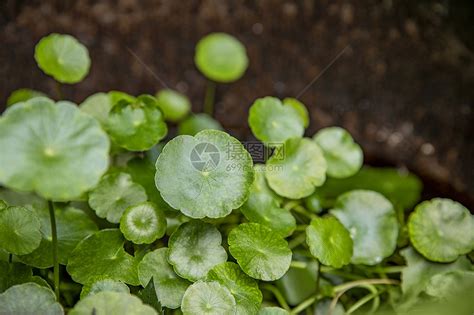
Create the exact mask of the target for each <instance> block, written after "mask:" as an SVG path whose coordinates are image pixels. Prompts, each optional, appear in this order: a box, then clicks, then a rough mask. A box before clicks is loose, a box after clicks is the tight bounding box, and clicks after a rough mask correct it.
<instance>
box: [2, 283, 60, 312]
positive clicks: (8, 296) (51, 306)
mask: <svg viewBox="0 0 474 315" xmlns="http://www.w3.org/2000/svg"><path fill="white" fill-rule="evenodd" d="M0 314H37V315H62V314H64V311H63V308H62V307H61V304H59V303H58V302H56V297H55V296H54V292H53V291H51V290H50V289H48V288H45V287H43V286H40V285H38V284H36V283H32V282H28V283H24V284H18V285H15V286H13V287H11V288H9V289H8V290H6V291H5V292H3V293H2V294H0Z"/></svg>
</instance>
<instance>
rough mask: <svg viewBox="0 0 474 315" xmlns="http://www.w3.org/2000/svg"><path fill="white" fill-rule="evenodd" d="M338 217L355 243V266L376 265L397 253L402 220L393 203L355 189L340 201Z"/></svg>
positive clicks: (337, 204) (332, 212) (378, 195)
mask: <svg viewBox="0 0 474 315" xmlns="http://www.w3.org/2000/svg"><path fill="white" fill-rule="evenodd" d="M331 214H333V215H334V216H335V217H336V218H338V219H339V221H341V223H342V224H343V225H344V226H345V227H346V229H347V230H348V231H349V232H350V234H351V237H352V240H353V241H354V253H353V255H352V259H351V262H352V263H353V264H365V265H376V264H378V263H380V262H381V261H382V259H384V258H385V257H388V256H390V255H392V254H393V252H394V250H395V248H396V246H397V237H398V221H397V217H396V213H395V210H394V209H393V206H392V204H391V203H390V201H388V200H387V199H386V198H385V197H384V196H382V195H381V194H379V193H376V192H374V191H369V190H353V191H350V192H347V193H345V194H342V195H341V196H339V198H337V201H336V204H335V206H334V209H332V210H331Z"/></svg>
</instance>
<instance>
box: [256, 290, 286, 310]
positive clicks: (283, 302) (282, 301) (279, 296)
mask: <svg viewBox="0 0 474 315" xmlns="http://www.w3.org/2000/svg"><path fill="white" fill-rule="evenodd" d="M262 289H264V290H267V291H269V292H271V293H272V294H273V296H274V297H275V298H276V299H277V301H278V303H279V304H280V306H281V307H283V308H284V309H285V310H287V311H288V312H289V311H290V306H288V303H286V300H285V298H284V297H283V295H282V294H281V292H280V290H278V288H277V287H275V286H273V285H271V284H264V285H262Z"/></svg>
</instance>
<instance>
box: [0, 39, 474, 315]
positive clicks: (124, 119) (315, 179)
mask: <svg viewBox="0 0 474 315" xmlns="http://www.w3.org/2000/svg"><path fill="white" fill-rule="evenodd" d="M35 59H36V60H37V62H38V65H39V66H40V68H41V69H42V70H43V71H44V72H45V73H46V74H49V75H51V76H53V77H54V78H55V79H56V80H57V81H59V82H62V83H75V82H78V81H80V80H82V79H83V78H84V76H85V75H87V72H88V70H89V67H90V60H89V57H88V53H87V49H86V48H85V47H84V46H83V45H82V44H80V43H79V42H78V41H77V40H75V39H74V38H72V37H71V36H68V35H59V34H51V35H49V36H47V37H45V38H44V39H42V40H41V41H40V42H39V43H38V45H37V47H36V52H35ZM195 63H196V66H197V67H198V69H199V70H200V71H201V72H202V73H203V74H204V75H205V76H206V77H207V78H208V79H210V80H213V81H217V82H231V81H235V80H237V79H239V78H240V77H241V76H242V75H243V74H244V72H245V70H246V68H247V66H248V59H247V55H246V52H245V47H244V46H243V45H242V44H241V43H240V42H239V41H238V40H237V39H235V38H234V37H232V36H230V35H227V34H223V33H214V34H210V35H208V36H206V37H204V38H203V39H202V40H201V41H200V42H199V43H198V45H197V47H196V54H195ZM8 102H9V105H11V107H9V109H8V110H7V111H6V112H5V113H4V114H3V116H2V117H1V118H0V147H5V148H11V150H8V151H6V152H5V153H2V154H1V155H0V165H2V166H3V165H8V167H0V183H1V185H2V186H5V187H8V188H9V189H8V190H6V189H5V190H0V227H1V229H0V267H1V270H2V272H0V313H2V314H3V313H8V314H10V313H21V314H23V313H25V314H29V313H46V314H63V313H64V310H63V308H62V306H61V305H60V304H59V302H58V301H57V298H56V297H55V295H54V293H53V292H52V290H51V289H50V287H49V284H48V283H47V282H46V281H45V280H44V279H43V278H41V277H39V276H36V275H34V274H33V269H32V267H34V268H39V269H46V268H51V267H52V266H53V264H54V262H53V258H52V257H53V241H52V240H53V233H52V228H51V225H50V219H51V218H50V212H52V213H54V216H55V218H56V219H55V221H56V228H57V231H56V234H57V243H58V254H59V255H58V262H59V263H60V264H62V265H65V266H66V271H67V273H68V274H69V275H70V276H71V278H72V280H73V281H75V282H77V283H79V284H81V285H82V289H81V292H80V301H79V302H78V303H76V304H75V305H74V306H73V308H72V309H71V310H70V312H69V313H70V314H92V313H94V314H95V313H97V314H102V313H113V314H158V313H161V312H162V308H168V309H179V308H180V310H181V312H182V313H183V314H185V315H186V314H288V312H287V310H284V309H281V308H278V307H274V306H265V305H264V304H263V297H264V295H263V294H262V291H261V289H262V288H266V289H267V290H269V291H271V292H273V294H275V296H276V297H277V299H278V300H279V301H280V303H281V299H282V296H281V294H280V292H279V291H278V290H279V289H280V290H282V291H283V293H284V295H285V298H286V299H287V300H288V302H289V303H291V305H296V304H298V303H303V304H304V303H307V301H308V298H311V297H312V296H313V298H314V296H315V294H316V293H317V292H316V290H317V287H318V285H316V280H315V279H318V280H317V281H318V283H319V287H320V291H319V292H318V294H319V295H323V296H329V297H330V296H334V295H335V293H336V292H335V291H334V283H332V282H331V278H330V277H328V278H327V279H325V278H322V279H320V278H321V277H320V274H316V266H318V265H319V267H321V264H322V265H326V266H329V267H331V268H333V269H342V271H344V268H345V266H346V265H348V264H354V265H368V266H373V265H379V264H380V263H381V262H382V261H383V260H385V259H390V257H391V256H392V255H393V254H394V252H395V251H396V249H397V245H399V242H401V241H400V240H401V239H402V240H403V231H404V230H403V228H404V223H403V221H399V219H398V216H397V214H399V212H400V211H403V210H404V208H406V206H405V207H404V206H400V205H406V204H407V203H408V204H413V203H414V201H413V200H416V199H417V196H416V194H415V197H410V198H409V199H410V200H409V202H407V201H406V200H405V199H406V198H404V197H405V196H406V195H407V193H406V192H405V191H404V190H403V189H406V186H407V185H405V183H406V182H402V184H399V185H396V184H393V181H388V180H387V178H388V177H387V176H385V175H386V173H383V174H384V175H383V176H382V177H383V179H384V180H385V181H383V180H380V178H377V177H375V181H376V182H377V183H371V185H372V186H370V185H368V187H375V188H374V189H373V190H370V189H367V186H364V185H365V184H364V183H362V182H361V178H362V179H363V178H364V177H363V176H361V175H360V174H361V173H362V172H363V171H360V169H361V166H362V163H363V152H362V150H361V148H360V146H359V145H358V144H357V143H355V142H354V139H353V138H352V137H351V135H350V134H349V133H348V132H347V131H346V130H344V129H342V128H340V127H329V128H323V129H321V130H320V131H318V132H317V133H316V134H315V135H314V137H313V138H312V139H311V138H306V137H304V132H305V128H307V127H308V125H309V121H310V119H309V112H308V110H307V109H306V107H305V105H304V104H303V103H301V102H300V101H299V100H297V99H295V98H285V99H283V100H279V99H277V98H274V97H264V98H261V99H257V100H256V101H255V102H254V104H253V105H252V106H251V108H250V112H249V125H250V128H251V130H252V132H253V133H254V135H255V137H256V138H257V139H258V140H260V141H262V143H263V144H264V145H265V146H266V148H265V151H266V152H269V151H271V152H272V155H271V157H270V158H269V159H268V160H267V161H266V163H265V165H263V164H259V165H254V164H253V161H252V158H251V156H250V154H249V152H247V150H246V149H245V148H244V146H243V145H242V144H241V143H240V142H239V141H238V140H237V139H235V138H233V137H232V136H230V135H229V134H227V133H225V132H223V131H222V129H223V128H222V126H220V124H219V123H218V122H217V121H215V120H214V119H212V117H210V116H207V115H205V114H197V115H192V114H191V115H190V108H191V104H190V102H189V100H188V99H187V98H186V97H185V96H184V95H182V94H180V93H178V92H176V91H173V90H169V89H166V90H162V91H159V92H158V93H157V94H156V96H155V97H154V96H151V95H140V96H138V97H134V96H131V95H128V94H126V93H123V92H118V91H111V92H108V93H97V94H94V95H92V96H90V97H88V98H87V99H86V100H85V101H84V102H83V103H82V104H80V106H79V108H77V107H76V106H75V105H74V104H72V103H70V102H67V101H59V102H56V103H55V102H53V101H52V100H50V99H49V98H47V97H44V96H43V95H41V93H40V92H37V91H34V90H21V91H18V92H17V93H15V94H14V95H12V96H11V98H10V99H9V101H8ZM165 121H168V122H171V123H179V126H178V133H179V134H180V135H179V136H177V137H175V138H174V139H172V140H170V141H168V142H167V143H166V144H164V143H163V144H160V143H159V142H160V141H162V140H163V139H164V137H165V136H166V135H167V132H168V127H167V124H166V123H165ZM109 139H110V140H109ZM127 151H130V152H127ZM110 154H112V155H113V156H114V158H113V160H114V163H113V165H111V167H109V164H110V162H109V160H110ZM373 179H374V177H370V180H371V181H372V180H373ZM354 182H355V184H353V183H354ZM381 182H382V183H383V185H381V186H382V187H377V184H378V183H381ZM333 183H337V184H336V186H337V187H336V188H333V186H331V185H335V184H333ZM387 183H388V184H387ZM402 186H403V187H402ZM387 187H389V188H387ZM410 187H411V186H410ZM374 190H376V191H374ZM18 191H26V192H30V193H20V192H18ZM409 193H411V192H408V194H409ZM418 193H419V192H418ZM331 198H332V199H331ZM401 199H403V200H402V201H400V200H401ZM46 200H49V202H47V201H46ZM53 201H54V202H53ZM60 202H68V204H66V203H60ZM400 207H401V208H400ZM302 216H304V217H302ZM297 222H298V224H299V225H297ZM98 225H99V226H100V227H101V228H102V229H99V228H98ZM406 226H407V229H408V236H409V241H410V242H411V245H412V246H413V248H411V247H409V248H407V249H405V250H403V251H401V252H400V253H401V255H402V256H403V257H404V258H405V260H406V264H407V265H406V267H404V269H403V271H402V280H403V282H402V291H403V294H404V296H403V299H404V300H403V305H402V307H406V306H407V305H410V303H412V301H413V299H414V298H416V297H418V296H419V295H420V294H422V293H424V294H426V295H428V296H430V297H432V298H436V299H443V298H445V297H446V296H453V295H456V294H458V293H461V292H463V290H466V289H465V288H470V287H472V283H473V281H474V275H473V272H472V264H471V263H470V262H469V261H468V259H467V258H466V257H465V256H463V255H465V254H468V253H469V252H471V251H472V250H473V249H474V232H473V231H474V217H473V216H472V215H471V214H470V213H469V210H468V209H466V208H465V207H463V206H462V205H461V204H459V203H457V202H454V201H451V200H448V199H433V200H430V201H425V202H422V203H421V204H419V205H418V206H417V207H416V208H415V211H414V212H413V213H412V214H411V215H410V217H409V220H408V223H407V225H406ZM104 227H106V228H104ZM405 244H406V243H405ZM415 250H416V251H415ZM6 257H8V258H6ZM7 260H10V262H7ZM292 261H294V262H295V264H296V265H304V266H307V267H306V268H305V269H296V267H292V264H291V263H292ZM441 263H442V264H441ZM319 267H318V269H319V270H322V269H321V268H319ZM3 270H5V271H3ZM308 279H309V280H310V282H311V283H310V285H309V286H308V285H307V281H308ZM264 282H275V284H276V287H278V288H279V289H277V288H276V287H274V286H272V285H270V286H266V285H265V284H264ZM259 284H262V285H259ZM458 284H462V285H461V287H462V288H458V287H456V285H458ZM129 286H134V287H136V286H140V287H141V288H139V289H136V288H134V289H133V290H132V292H134V293H133V294H131V293H130V291H131V290H130V287H129ZM268 288H270V289H268ZM137 290H138V292H137ZM275 292H276V293H275ZM319 295H318V296H317V298H318V299H319ZM309 301H311V299H310V300H309ZM281 305H282V306H283V307H286V305H285V303H281ZM329 309H331V311H332V312H333V314H337V313H338V312H342V313H343V312H344V308H343V307H342V305H341V304H335V305H333V303H330V302H329V301H327V300H320V301H318V303H317V306H316V307H315V314H326V313H327V312H328V310H329Z"/></svg>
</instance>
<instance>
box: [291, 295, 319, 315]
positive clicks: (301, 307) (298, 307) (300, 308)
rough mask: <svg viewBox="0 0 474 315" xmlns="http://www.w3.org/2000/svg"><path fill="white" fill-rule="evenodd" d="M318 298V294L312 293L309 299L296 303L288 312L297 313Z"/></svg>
mask: <svg viewBox="0 0 474 315" xmlns="http://www.w3.org/2000/svg"><path fill="white" fill-rule="evenodd" d="M319 298H320V295H314V296H312V297H310V298H309V299H306V300H304V301H303V302H301V303H300V304H298V305H297V306H296V307H295V308H294V309H292V310H291V312H290V314H292V315H293V314H295V315H296V314H299V313H300V312H301V311H303V310H305V309H306V308H308V307H309V306H311V305H312V304H314V303H315V302H316V301H318V300H319Z"/></svg>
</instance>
